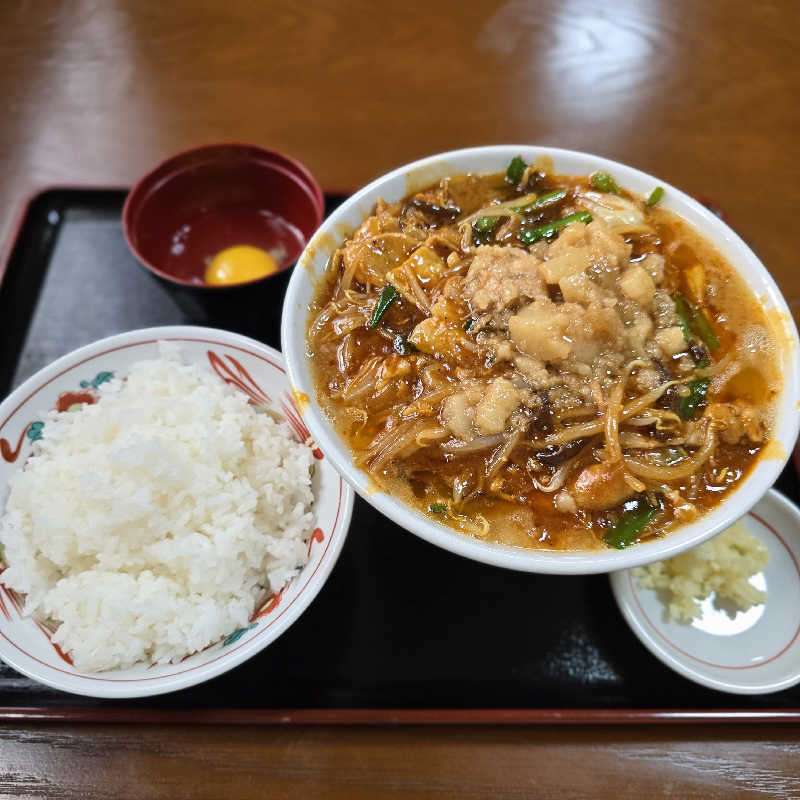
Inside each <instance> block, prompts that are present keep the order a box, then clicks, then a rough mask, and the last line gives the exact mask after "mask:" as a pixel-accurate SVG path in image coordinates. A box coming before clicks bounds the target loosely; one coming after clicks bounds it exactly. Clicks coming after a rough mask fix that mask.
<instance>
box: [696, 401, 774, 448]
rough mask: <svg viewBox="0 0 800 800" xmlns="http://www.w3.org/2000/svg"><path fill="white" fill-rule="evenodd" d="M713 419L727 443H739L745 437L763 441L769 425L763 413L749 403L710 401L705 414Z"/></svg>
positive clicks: (753, 440)
mask: <svg viewBox="0 0 800 800" xmlns="http://www.w3.org/2000/svg"><path fill="white" fill-rule="evenodd" d="M703 417H704V418H705V419H710V420H712V421H713V422H714V423H715V424H716V426H717V430H718V431H719V438H720V439H721V440H722V441H723V442H725V444H739V442H741V441H743V440H745V438H746V439H747V440H748V441H750V442H753V443H758V442H763V441H764V436H765V434H766V430H767V425H766V420H765V419H764V415H763V413H762V412H761V411H760V410H759V409H758V408H756V407H755V406H751V405H748V404H747V403H742V402H735V403H710V404H709V406H708V408H707V409H706V411H705V414H703Z"/></svg>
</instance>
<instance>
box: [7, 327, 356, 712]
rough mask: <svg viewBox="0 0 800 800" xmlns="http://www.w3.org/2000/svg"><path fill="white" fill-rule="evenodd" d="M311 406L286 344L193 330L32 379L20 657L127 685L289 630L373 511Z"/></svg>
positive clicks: (11, 468)
mask: <svg viewBox="0 0 800 800" xmlns="http://www.w3.org/2000/svg"><path fill="white" fill-rule="evenodd" d="M303 402H304V398H302V397H301V396H299V395H297V394H296V393H293V392H292V390H291V387H290V385H289V382H288V380H287V378H286V373H285V369H284V364H283V359H282V357H281V355H280V353H278V352H276V351H275V350H273V349H271V348H269V347H267V346H265V345H263V344H260V343H258V342H256V341H253V340H251V339H247V338H245V337H242V336H238V335H236V334H233V333H228V332H226V331H221V330H213V329H208V328H197V327H187V326H173V327H164V328H150V329H145V330H138V331H131V332H128V333H124V334H120V335H118V336H112V337H110V338H107V339H103V340H101V341H98V342H95V343H93V344H90V345H88V346H86V347H83V348H80V349H79V350H76V351H74V352H73V353H70V354H68V355H66V356H64V357H62V358H60V359H59V360H58V361H56V362H54V363H53V364H51V365H50V366H48V367H46V368H45V369H43V370H41V371H40V372H38V373H37V374H36V375H34V376H33V377H31V378H30V379H28V380H27V381H26V382H25V383H24V384H22V385H21V386H20V387H18V388H17V389H16V390H15V391H14V392H13V393H12V394H11V395H10V396H9V397H8V398H6V400H5V401H4V402H3V403H2V404H0V545H2V550H0V556H1V557H2V562H0V568H1V569H2V572H1V573H0V658H2V659H3V660H4V661H5V662H6V663H8V664H9V665H11V666H12V667H14V668H15V669H17V670H18V671H20V672H22V673H24V674H25V675H28V676H29V677H32V678H34V679H35V680H37V681H40V682H42V683H44V684H47V685H49V686H52V687H55V688H57V689H61V690H64V691H68V692H73V693H76V694H83V695H91V696H96V697H112V698H126V697H141V696H145V695H154V694H161V693H164V692H169V691H175V690H177V689H182V688H185V687H188V686H191V685H194V684H197V683H200V682H202V681H205V680H208V679H209V678H212V677H214V676H216V675H219V674H220V673H223V672H225V671H227V670H229V669H231V668H232V667H235V666H237V665H238V664H241V663H242V662H243V661H245V660H246V659H248V658H250V657H252V656H254V655H255V654H256V653H258V652H260V651H261V650H262V649H263V648H265V647H266V646H267V645H268V644H270V642H272V641H274V640H275V639H276V638H277V637H278V636H279V635H280V634H281V633H283V632H284V631H285V630H286V629H287V628H288V627H289V626H290V625H291V624H292V623H293V622H295V620H297V619H298V617H300V615H301V614H302V613H303V611H304V610H305V609H306V608H307V607H308V606H309V604H310V603H311V601H312V600H313V599H314V597H315V596H316V594H317V593H318V592H319V590H320V589H321V588H322V586H323V584H324V583H325V581H326V579H327V577H328V575H329V574H330V572H331V570H332V568H333V566H334V564H335V563H336V560H337V558H338V556H339V553H340V551H341V548H342V545H343V543H344V540H345V537H346V534H347V528H348V525H349V522H350V516H351V513H352V506H353V493H352V490H351V489H350V488H349V486H347V484H345V483H344V482H343V481H342V479H341V478H340V476H339V475H338V473H337V472H336V471H335V470H334V468H333V466H332V465H331V463H330V461H329V460H328V459H326V458H325V457H324V455H323V454H322V452H321V451H320V450H319V448H317V446H316V444H315V443H314V441H313V440H312V439H311V437H310V435H309V432H308V430H306V428H305V426H304V425H303V422H302V416H301V414H300V413H299V409H298V405H300V406H301V407H302V404H303ZM287 666H288V665H287Z"/></svg>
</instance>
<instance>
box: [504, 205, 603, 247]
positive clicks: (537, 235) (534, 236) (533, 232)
mask: <svg viewBox="0 0 800 800" xmlns="http://www.w3.org/2000/svg"><path fill="white" fill-rule="evenodd" d="M591 221H592V215H591V214H590V213H589V212H588V211H579V212H578V213H577V214H570V215H569V216H568V217H564V218H563V219H557V220H556V221H555V222H548V223H547V224H546V225H540V226H539V227H538V228H523V229H522V230H521V231H520V232H519V240H520V241H521V242H522V243H523V244H533V243H534V242H538V241H539V240H540V239H547V238H549V237H551V236H553V235H554V234H556V233H558V231H559V230H560V229H561V228H565V227H566V226H567V225H571V224H572V223H573V222H591Z"/></svg>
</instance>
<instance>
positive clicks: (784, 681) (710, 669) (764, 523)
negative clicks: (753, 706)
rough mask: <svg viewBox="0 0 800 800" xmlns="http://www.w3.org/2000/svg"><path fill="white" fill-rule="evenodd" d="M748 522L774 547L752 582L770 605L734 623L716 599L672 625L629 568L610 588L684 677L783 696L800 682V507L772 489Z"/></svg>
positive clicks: (644, 638)
mask: <svg viewBox="0 0 800 800" xmlns="http://www.w3.org/2000/svg"><path fill="white" fill-rule="evenodd" d="M741 522H742V523H743V524H744V525H745V527H746V528H747V529H748V531H749V532H750V533H752V534H753V535H754V536H756V537H758V539H760V540H761V541H762V542H763V543H764V544H765V545H766V546H767V548H768V549H769V556H770V558H769V563H768V564H767V566H766V568H765V569H764V571H763V572H761V573H759V574H758V575H755V576H753V577H752V578H751V582H752V583H753V584H754V585H756V586H757V587H758V588H759V589H766V591H767V600H766V603H764V604H762V605H758V606H753V607H752V608H751V609H749V610H748V611H739V612H737V613H736V616H735V617H734V618H731V617H729V616H728V614H727V613H726V612H725V611H724V610H722V609H717V608H715V607H714V604H713V601H712V599H711V598H709V599H707V600H705V601H704V602H703V603H702V609H703V616H702V617H701V618H700V619H695V620H693V621H692V623H691V624H689V623H679V622H674V621H672V620H667V619H666V617H665V613H664V606H663V603H662V602H661V600H660V599H659V597H658V594H657V592H656V591H655V590H653V589H641V588H640V587H639V586H638V585H637V582H636V579H635V578H634V577H633V576H632V575H631V572H630V570H621V571H619V572H615V573H613V574H612V575H610V576H609V578H610V580H611V588H612V590H613V592H614V597H615V598H616V601H617V604H618V605H619V608H620V611H622V615H623V616H624V617H625V620H626V622H627V623H628V624H629V625H630V627H631V629H632V630H633V632H634V633H635V634H636V635H637V636H638V637H639V639H640V641H641V642H642V644H644V646H645V647H646V648H647V649H648V650H649V651H650V652H651V653H652V654H653V655H654V656H656V657H657V658H659V659H660V660H661V661H663V662H664V663H665V664H666V665H667V666H668V667H671V668H672V669H674V670H675V671H676V672H678V673H680V674H681V675H683V676H684V677H685V678H688V679H689V680H692V681H695V682H696V683H699V684H701V685H703V686H708V687H709V688H711V689H717V690H719V691H722V692H731V693H733V694H766V693H768V692H778V691H781V690H782V689H788V688H789V687H790V686H794V685H795V684H797V683H800V509H798V508H797V506H795V505H794V503H792V502H790V501H789V500H787V499H786V498H785V497H784V496H783V495H782V494H780V493H779V492H777V491H775V490H774V489H770V490H769V492H767V494H766V495H764V497H763V498H762V499H761V500H760V501H759V502H758V503H757V504H756V505H755V506H754V507H753V509H752V510H751V511H750V512H748V514H747V515H746V516H745V517H743V518H742V520H741Z"/></svg>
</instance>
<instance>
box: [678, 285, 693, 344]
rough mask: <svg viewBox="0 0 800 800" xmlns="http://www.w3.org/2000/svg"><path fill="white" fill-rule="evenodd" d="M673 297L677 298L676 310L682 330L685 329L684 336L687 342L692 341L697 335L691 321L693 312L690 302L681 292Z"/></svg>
mask: <svg viewBox="0 0 800 800" xmlns="http://www.w3.org/2000/svg"><path fill="white" fill-rule="evenodd" d="M673 299H674V300H675V312H676V313H677V315H678V322H679V323H680V326H681V330H682V331H683V338H684V339H686V341H687V342H689V343H691V341H692V340H693V339H694V338H695V336H694V332H693V331H692V323H691V322H690V318H691V315H692V312H691V309H690V308H689V302H688V301H687V300H686V298H684V297H681V295H679V294H676V295H675V297H674V298H673Z"/></svg>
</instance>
